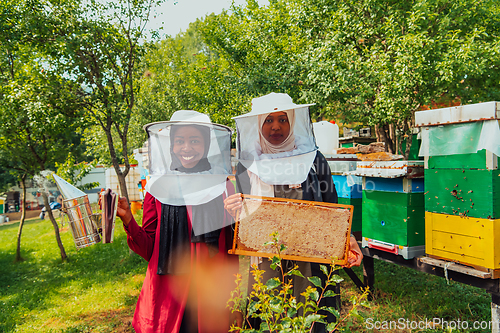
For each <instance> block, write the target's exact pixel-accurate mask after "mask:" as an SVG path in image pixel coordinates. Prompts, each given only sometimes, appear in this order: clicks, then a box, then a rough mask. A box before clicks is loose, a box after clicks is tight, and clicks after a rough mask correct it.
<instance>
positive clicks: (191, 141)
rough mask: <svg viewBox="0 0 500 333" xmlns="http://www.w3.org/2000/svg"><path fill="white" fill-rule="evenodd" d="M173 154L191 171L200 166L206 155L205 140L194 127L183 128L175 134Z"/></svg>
mask: <svg viewBox="0 0 500 333" xmlns="http://www.w3.org/2000/svg"><path fill="white" fill-rule="evenodd" d="M172 150H173V152H174V154H175V155H176V156H177V158H178V159H179V160H180V161H181V164H182V166H183V167H185V168H188V169H191V168H193V167H195V166H196V164H198V162H199V161H200V160H201V158H202V157H203V155H204V153H205V139H204V138H203V136H202V134H201V132H200V131H199V130H198V129H197V128H195V127H193V126H183V127H181V128H179V129H177V131H176V132H175V134H174V147H173V149H172Z"/></svg>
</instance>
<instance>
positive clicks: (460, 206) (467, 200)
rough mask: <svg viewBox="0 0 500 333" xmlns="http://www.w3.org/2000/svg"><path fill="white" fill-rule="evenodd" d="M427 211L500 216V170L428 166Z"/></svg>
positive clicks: (426, 174)
mask: <svg viewBox="0 0 500 333" xmlns="http://www.w3.org/2000/svg"><path fill="white" fill-rule="evenodd" d="M425 189H426V193H425V210H426V211H428V212H433V213H441V214H448V215H457V216H470V217H476V218H485V219H488V218H490V219H498V218H500V170H472V169H426V170H425Z"/></svg>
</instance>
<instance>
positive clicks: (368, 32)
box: [203, 0, 500, 153]
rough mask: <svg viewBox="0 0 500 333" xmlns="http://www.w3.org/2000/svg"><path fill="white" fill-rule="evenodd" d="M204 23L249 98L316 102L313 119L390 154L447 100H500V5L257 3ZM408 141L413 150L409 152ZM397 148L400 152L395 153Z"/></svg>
mask: <svg viewBox="0 0 500 333" xmlns="http://www.w3.org/2000/svg"><path fill="white" fill-rule="evenodd" d="M233 11H234V13H232V14H229V13H226V12H224V13H222V14H220V15H217V16H216V17H214V18H211V19H209V20H206V28H205V29H204V30H203V31H204V34H205V35H206V36H207V39H206V40H207V43H208V45H209V47H210V48H212V49H213V50H215V51H216V52H218V54H219V55H220V56H221V57H223V58H225V59H226V60H227V61H228V62H229V64H230V66H231V69H232V70H233V75H234V76H236V77H240V78H242V79H243V80H244V81H245V82H246V83H247V89H248V91H249V92H250V93H251V95H254V96H255V95H258V94H263V93H266V92H268V91H284V92H287V93H289V94H290V95H291V96H292V97H293V98H294V100H298V101H303V102H315V103H317V106H316V108H312V111H313V117H317V118H321V117H322V116H325V115H326V116H332V115H339V114H340V115H342V116H343V117H345V120H347V121H352V122H360V123H362V124H366V125H370V126H375V128H376V129H377V133H378V135H379V137H380V140H381V141H384V142H385V143H386V149H388V151H390V152H396V151H397V152H399V151H400V149H401V148H400V144H399V142H400V141H401V139H403V138H404V137H405V136H407V135H408V133H409V131H410V129H411V126H412V124H413V123H412V122H413V114H414V112H415V111H417V110H419V109H421V108H422V107H424V106H425V105H430V104H431V102H432V101H433V100H437V99H439V98H441V97H442V96H443V95H448V96H449V98H451V99H453V98H455V97H456V98H460V99H462V100H463V101H465V102H467V103H470V102H477V101H486V100H495V99H498V92H499V90H498V83H499V75H500V74H499V71H498V70H497V69H498V66H499V62H500V58H499V57H498V54H499V36H498V35H499V24H500V19H499V9H498V2H495V1H490V0H482V1H472V0H459V1H453V2H450V1H446V0H424V1H391V0H362V1H354V0H342V1H332V0H312V1H304V0H276V1H271V2H270V4H269V7H261V8H259V7H258V5H257V3H256V2H255V1H253V0H249V1H247V6H246V7H241V8H233ZM410 144H411V136H410V137H409V140H407V147H406V153H408V152H409V145H410ZM398 146H399V147H398Z"/></svg>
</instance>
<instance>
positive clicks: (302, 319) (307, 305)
mask: <svg viewBox="0 0 500 333" xmlns="http://www.w3.org/2000/svg"><path fill="white" fill-rule="evenodd" d="M271 236H272V237H273V240H272V241H271V242H268V243H266V244H265V245H271V246H273V247H274V248H275V250H276V253H277V255H276V256H274V257H273V258H272V259H271V260H272V263H271V268H272V269H279V270H280V273H281V279H279V278H271V279H269V280H268V281H266V282H264V281H262V276H263V274H264V271H263V270H259V269H257V267H255V266H253V267H252V268H253V269H252V272H251V274H252V275H253V279H254V280H255V283H254V285H253V289H252V290H251V291H250V293H249V295H248V296H247V295H246V294H245V293H244V291H243V290H244V287H243V286H242V276H241V275H239V274H238V275H237V276H236V289H235V290H233V291H232V292H231V298H230V299H229V301H228V306H229V307H230V308H231V311H232V312H235V311H238V312H240V313H242V314H243V324H242V325H241V326H242V327H238V326H236V325H234V324H233V326H231V330H230V331H231V332H234V331H239V332H241V333H255V332H294V333H295V332H297V333H299V332H300V333H302V332H304V333H306V332H312V330H313V324H314V323H323V324H327V331H328V332H333V331H335V330H337V329H339V325H340V324H341V323H342V322H343V321H345V320H346V319H347V318H348V317H350V316H353V317H356V318H358V319H361V320H363V318H362V317H361V316H360V315H359V314H358V311H357V308H358V307H359V306H360V305H361V306H366V307H368V304H367V302H366V297H367V295H368V289H366V290H365V291H364V292H363V293H362V294H361V295H359V296H358V297H354V298H352V299H351V303H352V308H351V309H350V311H349V312H348V313H347V314H346V315H345V316H344V317H342V318H340V313H339V311H338V310H337V309H335V308H333V307H326V306H320V301H321V300H322V299H323V298H326V297H335V296H336V294H335V293H334V292H333V291H332V290H327V289H328V287H329V286H335V285H336V284H337V283H340V282H341V281H342V280H343V279H342V278H341V277H340V276H339V275H336V274H334V272H335V271H336V270H338V269H340V267H338V266H335V265H334V264H333V263H332V264H330V267H329V268H328V267H327V266H326V265H320V267H321V271H322V272H323V273H324V274H325V276H326V277H327V278H326V283H325V285H324V286H323V283H322V281H321V279H320V278H319V277H317V276H311V277H307V279H308V280H309V281H310V282H311V283H312V284H313V285H314V287H312V286H308V287H307V288H306V290H305V291H304V292H303V293H302V294H301V295H302V296H304V299H305V301H304V302H303V303H302V302H299V301H298V300H297V299H296V298H295V297H294V296H293V284H292V279H291V277H292V276H293V275H295V276H299V277H302V278H304V279H305V277H304V276H303V274H302V273H301V272H300V271H299V269H298V267H297V266H295V267H294V268H292V269H291V270H289V271H284V269H283V265H282V259H281V253H282V252H283V251H284V250H285V249H286V247H285V245H283V244H280V243H279V235H278V233H276V232H275V233H273V234H272V235H271ZM320 311H321V312H324V311H328V312H330V313H332V314H333V315H334V316H335V317H336V318H337V321H336V322H333V323H326V321H325V319H326V315H323V314H320ZM250 318H260V320H261V324H260V327H252V326H251V323H250Z"/></svg>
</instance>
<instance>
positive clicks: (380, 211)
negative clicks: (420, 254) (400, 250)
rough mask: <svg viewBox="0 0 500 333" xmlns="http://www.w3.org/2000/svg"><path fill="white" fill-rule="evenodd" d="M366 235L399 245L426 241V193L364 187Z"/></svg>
mask: <svg viewBox="0 0 500 333" xmlns="http://www.w3.org/2000/svg"><path fill="white" fill-rule="evenodd" d="M362 204H363V212H362V228H363V237H366V238H370V239H376V240H378V241H382V242H387V243H391V244H395V245H400V246H406V247H411V246H420V245H424V244H425V234H424V232H425V217H424V214H425V213H424V194H423V193H396V192H383V191H363V203H362Z"/></svg>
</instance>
